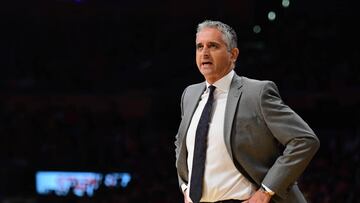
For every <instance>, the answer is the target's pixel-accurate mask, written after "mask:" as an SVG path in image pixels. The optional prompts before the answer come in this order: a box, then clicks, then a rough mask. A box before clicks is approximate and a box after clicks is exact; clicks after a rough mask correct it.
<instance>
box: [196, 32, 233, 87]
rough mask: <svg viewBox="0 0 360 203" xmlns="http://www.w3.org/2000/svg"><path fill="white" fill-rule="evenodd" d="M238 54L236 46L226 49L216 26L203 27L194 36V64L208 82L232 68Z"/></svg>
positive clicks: (217, 78)
mask: <svg viewBox="0 0 360 203" xmlns="http://www.w3.org/2000/svg"><path fill="white" fill-rule="evenodd" d="M238 54H239V50H238V49H237V48H234V49H232V50H231V51H228V48H227V45H226V43H225V41H224V40H223V38H222V33H221V32H220V31H219V30H218V29H216V28H204V29H202V30H201V31H200V32H199V33H198V34H197V36H196V64H197V66H198V68H199V70H200V72H201V74H202V75H203V76H204V77H205V79H206V81H207V82H208V83H210V84H213V83H214V82H216V81H217V80H219V79H221V78H222V77H224V76H225V75H226V74H228V73H229V72H230V71H231V70H232V69H233V68H234V66H235V61H236V58H237V56H238Z"/></svg>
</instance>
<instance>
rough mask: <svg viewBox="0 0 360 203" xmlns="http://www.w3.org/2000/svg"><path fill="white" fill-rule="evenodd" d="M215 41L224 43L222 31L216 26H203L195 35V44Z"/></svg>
mask: <svg viewBox="0 0 360 203" xmlns="http://www.w3.org/2000/svg"><path fill="white" fill-rule="evenodd" d="M207 42H217V43H225V42H224V39H223V35H222V33H221V32H220V31H219V30H218V29H216V28H204V29H202V30H201V31H200V32H198V33H197V35H196V44H198V43H207Z"/></svg>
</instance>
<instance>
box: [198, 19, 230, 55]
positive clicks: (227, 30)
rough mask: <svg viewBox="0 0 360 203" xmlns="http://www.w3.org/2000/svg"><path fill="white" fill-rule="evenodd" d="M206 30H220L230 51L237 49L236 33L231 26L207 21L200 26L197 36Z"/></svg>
mask: <svg viewBox="0 0 360 203" xmlns="http://www.w3.org/2000/svg"><path fill="white" fill-rule="evenodd" d="M204 28H216V29H218V30H219V31H220V32H221V33H222V36H223V40H224V41H225V43H226V45H227V48H228V51H230V50H232V49H233V48H237V36H236V32H235V30H234V29H233V28H232V27H230V26H229V25H227V24H225V23H222V22H220V21H212V20H205V21H204V22H202V23H200V24H198V27H197V31H196V36H197V35H198V33H199V32H200V31H201V30H202V29H204Z"/></svg>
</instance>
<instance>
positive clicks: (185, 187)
mask: <svg viewBox="0 0 360 203" xmlns="http://www.w3.org/2000/svg"><path fill="white" fill-rule="evenodd" d="M186 189H188V186H187V185H185V184H182V185H181V190H182V191H183V193H184V192H185V190H186Z"/></svg>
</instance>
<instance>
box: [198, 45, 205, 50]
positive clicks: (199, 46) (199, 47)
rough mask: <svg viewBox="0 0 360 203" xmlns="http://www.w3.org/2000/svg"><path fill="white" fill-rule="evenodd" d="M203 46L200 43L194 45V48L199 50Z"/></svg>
mask: <svg viewBox="0 0 360 203" xmlns="http://www.w3.org/2000/svg"><path fill="white" fill-rule="evenodd" d="M203 47H204V45H202V44H197V45H196V49H197V50H201V49H202V48H203Z"/></svg>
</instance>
